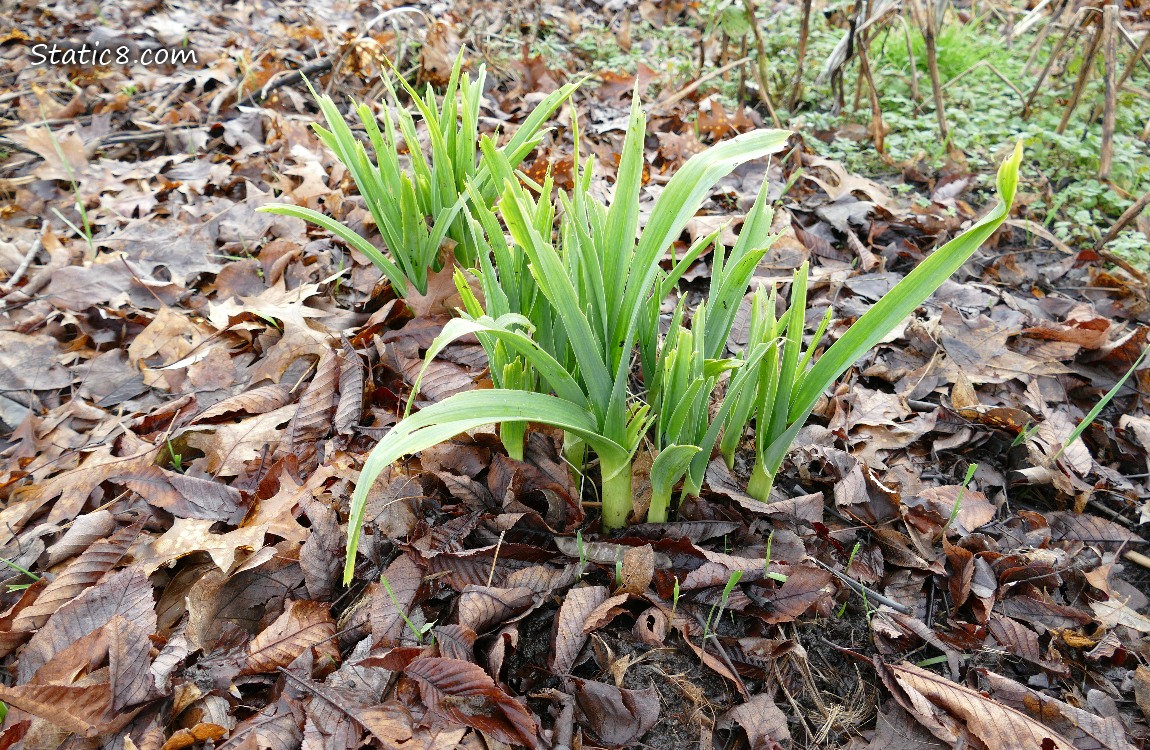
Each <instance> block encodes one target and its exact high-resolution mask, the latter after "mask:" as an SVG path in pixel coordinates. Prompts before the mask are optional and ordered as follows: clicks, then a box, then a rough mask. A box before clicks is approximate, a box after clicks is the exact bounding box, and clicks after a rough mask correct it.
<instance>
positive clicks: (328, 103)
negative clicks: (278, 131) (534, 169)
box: [259, 55, 579, 296]
mask: <svg viewBox="0 0 1150 750" xmlns="http://www.w3.org/2000/svg"><path fill="white" fill-rule="evenodd" d="M462 63H463V57H462V55H461V56H460V57H459V58H457V59H456V61H455V66H454V67H453V68H452V71H451V77H450V79H449V81H448V84H447V89H446V91H445V92H444V95H443V100H442V104H437V102H436V99H435V94H434V92H433V91H432V90H431V87H430V86H429V87H428V89H427V92H426V94H425V95H424V96H420V95H419V92H417V91H416V90H415V89H414V88H413V87H412V86H411V85H410V84H408V83H407V81H406V80H404V79H403V78H402V77H401V78H400V79H399V80H400V83H401V84H402V85H403V87H404V89H406V91H407V93H408V95H409V96H410V97H411V99H412V102H413V103H414V104H415V108H416V109H417V110H418V112H419V115H420V117H421V118H422V120H423V122H424V124H425V125H426V126H427V136H428V139H429V142H430V147H431V158H430V160H428V159H427V158H426V157H425V156H424V155H423V151H422V149H421V148H420V141H419V133H418V130H417V129H416V123H415V119H414V118H413V117H412V115H411V113H410V112H409V111H408V110H407V109H406V108H404V107H402V106H400V105H399V103H398V98H397V97H396V92H395V90H394V88H393V87H392V86H391V84H390V82H389V81H388V79H387V78H386V77H384V79H383V82H384V84H385V85H386V86H387V90H388V93H389V95H390V98H391V101H392V105H389V104H387V103H386V102H384V103H383V104H382V114H383V117H382V122H383V128H382V129H381V128H380V127H379V123H377V122H376V118H375V114H374V113H373V112H372V109H371V107H370V106H369V105H368V104H366V103H360V104H358V105H356V106H355V107H354V109H355V112H356V114H357V115H358V117H359V121H360V124H361V125H362V126H363V129H364V131H365V132H366V135H367V138H368V141H369V142H370V145H371V149H372V152H373V153H374V156H375V161H374V163H373V162H372V159H371V158H370V157H369V156H368V152H367V149H366V148H365V146H364V144H363V143H362V142H360V141H359V140H358V139H357V138H356V136H355V133H354V132H353V131H352V129H351V127H350V126H349V125H348V124H347V122H346V121H345V120H344V118H343V115H342V114H341V113H340V111H339V108H338V107H337V106H336V104H335V102H334V101H332V98H331V97H330V96H322V97H321V96H319V95H318V94H316V92H315V90H314V89H312V95H313V96H315V97H316V101H317V102H318V103H319V107H320V111H321V112H322V113H323V116H324V119H325V120H326V121H327V128H322V127H320V126H319V125H315V126H314V127H315V131H316V133H317V134H318V135H319V138H320V140H322V141H323V143H324V145H326V146H327V147H328V148H330V149H331V150H332V152H334V153H335V156H336V158H337V159H339V161H340V163H341V164H343V166H344V167H345V168H346V169H347V171H348V173H349V174H350V175H351V176H352V179H354V180H355V184H356V187H357V188H358V189H359V194H360V195H361V196H362V197H363V200H364V202H365V203H366V205H367V208H368V210H369V211H370V212H371V217H372V219H373V220H374V221H375V226H376V228H377V229H378V230H379V233H380V235H381V236H382V237H383V241H384V244H385V245H386V246H387V251H388V252H387V253H386V254H385V253H383V252H381V251H380V250H379V249H378V248H376V247H375V246H374V245H373V244H371V243H370V242H368V241H367V239H366V238H364V237H361V236H360V235H359V234H357V233H356V232H354V231H352V230H351V229H349V228H348V227H347V226H345V225H343V224H340V223H339V222H338V221H336V220H334V219H332V218H330V217H328V216H325V215H324V214H322V213H320V212H318V211H315V210H313V209H310V208H307V207H304V206H295V205H291V204H287V203H273V204H269V205H267V206H262V207H261V208H260V209H259V210H261V211H266V212H269V213H276V214H282V215H285V216H292V217H295V218H298V219H305V220H307V221H310V222H312V223H313V224H316V225H318V226H320V227H323V228H324V229H326V230H328V231H329V232H331V233H332V234H334V235H336V236H337V237H339V238H340V239H342V240H343V241H344V242H346V243H348V244H349V245H351V246H352V247H353V248H355V249H356V250H359V251H360V252H361V253H363V254H364V256H366V257H367V258H368V260H370V261H371V262H372V263H373V264H374V265H375V266H376V267H377V268H378V269H379V270H380V272H381V273H382V274H383V275H384V276H386V277H387V279H388V280H389V281H390V282H391V285H392V287H393V288H394V289H395V291H396V293H397V294H399V295H401V296H407V295H408V294H409V293H411V291H412V289H411V288H410V287H414V291H416V292H418V293H420V294H426V293H427V274H428V271H429V270H432V271H438V270H439V269H440V267H441V263H442V261H441V259H440V247H441V246H442V245H443V241H444V239H451V240H453V241H454V242H455V252H456V257H457V258H458V259H459V260H460V261H461V262H463V263H468V264H470V263H474V262H475V255H476V249H475V248H474V247H473V246H472V245H470V244H469V243H468V242H467V241H466V240H467V221H466V217H465V215H464V211H463V208H464V206H465V205H466V204H467V203H468V201H469V200H470V201H477V202H478V203H479V204H485V205H490V204H491V203H492V202H493V201H494V200H495V198H496V196H497V195H498V193H499V191H500V190H501V189H502V184H501V183H498V182H496V180H495V179H494V178H493V176H492V174H491V170H490V168H489V167H488V163H487V160H486V159H485V158H479V154H478V151H477V147H478V144H479V108H480V101H481V99H482V96H483V84H484V79H485V74H484V71H483V69H482V68H480V70H479V74H478V76H476V79H475V80H474V81H473V80H471V77H470V76H469V75H467V74H466V73H463V72H462ZM578 85H579V84H578V83H570V84H568V85H566V86H564V87H563V88H561V89H559V90H557V91H555V92H553V93H552V94H551V95H549V96H548V97H547V98H545V99H544V100H543V101H541V102H540V103H539V105H538V106H537V107H536V108H535V109H534V111H532V112H531V114H530V115H528V116H527V118H526V119H525V120H524V121H523V123H522V124H521V125H520V126H519V128H518V129H517V130H516V131H515V134H514V135H513V136H512V137H511V138H510V139H509V140H508V142H507V143H506V145H504V146H503V147H502V148H501V149H499V150H498V153H499V155H500V156H501V157H502V158H503V159H505V160H506V162H507V163H509V164H510V165H511V166H512V167H515V166H517V165H518V164H519V163H520V162H521V161H523V159H524V158H525V157H526V156H527V154H529V153H531V151H532V150H533V149H534V148H535V147H536V146H537V145H539V143H540V141H541V140H542V137H541V136H540V131H541V130H542V128H543V125H544V123H546V122H547V120H548V118H550V117H551V115H552V114H554V112H555V110H556V109H558V108H559V107H560V106H561V105H562V104H563V102H564V101H566V100H567V98H568V97H570V96H571V94H572V92H574V91H575V89H576V88H577V87H578ZM308 86H309V88H310V86H311V85H310V84H308ZM404 148H406V151H407V154H408V156H409V159H408V162H409V165H408V166H405V165H404V164H403V163H402V161H401V154H402V152H403V150H404ZM468 185H471V186H472V191H471V192H470V193H468V192H466V188H467V186H468Z"/></svg>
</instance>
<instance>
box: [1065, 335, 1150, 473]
mask: <svg viewBox="0 0 1150 750" xmlns="http://www.w3.org/2000/svg"><path fill="white" fill-rule="evenodd" d="M1147 353H1150V347H1148V348H1146V349H1143V350H1142V353H1141V354H1139V355H1138V359H1136V360H1134V364H1132V365H1130V369H1129V370H1127V371H1126V374H1125V375H1123V376H1122V377H1121V378H1120V379H1119V380H1118V382H1117V383H1115V384H1114V387H1113V388H1111V389H1110V390H1109V391H1107V392H1106V395H1105V396H1103V397H1102V398H1101V399H1100V400H1099V401H1098V403H1097V404H1095V405H1094V408H1093V409H1091V410H1090V413H1089V414H1087V415H1086V416H1085V417H1084V418H1083V419H1082V421H1081V422H1079V423H1078V426H1077V427H1075V428H1074V432H1072V433H1070V436H1069V437H1068V438H1066V440H1065V441H1064V442H1063V443H1062V447H1061V448H1059V449H1058V452H1057V453H1055V454H1054V458H1052V459H1051V460H1050V461H1051V463H1054V462H1055V461H1057V460H1058V458H1059V457H1060V456H1061V455H1062V453H1063V452H1064V451H1065V450H1066V449H1067V448H1069V447H1070V444H1071V443H1073V442H1074V441H1075V440H1077V439H1078V438H1079V436H1081V435H1082V433H1083V432H1085V431H1086V428H1087V427H1089V426H1090V423H1091V422H1093V421H1094V420H1095V419H1097V418H1098V415H1099V414H1101V413H1102V410H1103V409H1105V408H1106V405H1107V404H1108V403H1110V402H1111V401H1112V400H1113V399H1114V397H1115V396H1117V395H1118V391H1120V390H1122V386H1124V385H1126V381H1127V380H1128V379H1129V378H1130V376H1131V375H1133V374H1134V371H1135V370H1137V369H1138V365H1140V364H1142V360H1144V359H1146V354H1147Z"/></svg>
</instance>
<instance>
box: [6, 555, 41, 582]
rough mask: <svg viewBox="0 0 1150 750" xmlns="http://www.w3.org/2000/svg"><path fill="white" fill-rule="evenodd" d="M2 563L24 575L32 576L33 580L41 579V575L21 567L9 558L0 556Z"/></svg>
mask: <svg viewBox="0 0 1150 750" xmlns="http://www.w3.org/2000/svg"><path fill="white" fill-rule="evenodd" d="M0 564H2V565H5V566H7V567H9V568H11V569H12V570H14V571H16V572H17V573H23V574H24V575H26V576H28V577H29V578H31V579H32V580H33V581H39V580H40V576H38V575H36V574H35V573H33V572H32V571H30V570H26V569H24V568H21V567H20V566H19V565H17V564H16V563H14V562H12V561H11V560H8V559H7V558H3V557H0Z"/></svg>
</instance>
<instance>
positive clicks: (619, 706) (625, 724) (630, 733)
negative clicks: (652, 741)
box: [568, 677, 659, 747]
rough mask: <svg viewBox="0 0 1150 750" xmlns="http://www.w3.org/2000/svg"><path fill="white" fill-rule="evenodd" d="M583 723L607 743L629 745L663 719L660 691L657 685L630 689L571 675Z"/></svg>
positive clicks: (617, 745) (576, 703) (613, 745)
mask: <svg viewBox="0 0 1150 750" xmlns="http://www.w3.org/2000/svg"><path fill="white" fill-rule="evenodd" d="M568 679H569V680H570V683H571V687H572V689H573V693H574V695H575V705H576V707H577V708H578V709H579V713H580V714H582V716H583V720H582V722H580V723H581V725H582V726H585V727H587V729H588V730H589V731H590V732H591V733H592V734H593V735H594V736H595V737H596V738H597V739H598V740H599V741H600V742H601V743H602V744H604V745H607V746H609V747H628V746H631V745H632V744H634V743H636V742H638V741H639V739H640V738H641V737H642V736H643V735H644V734H646V733H647V730H649V729H650V728H651V727H652V726H654V725H655V722H656V721H658V719H659V693H658V691H656V690H655V689H654V688H648V689H646V690H627V689H625V688H617V687H615V686H614V685H607V684H605V683H602V682H594V681H591V680H581V679H579V678H577V677H571V678H568Z"/></svg>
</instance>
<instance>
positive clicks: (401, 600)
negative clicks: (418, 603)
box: [371, 555, 423, 647]
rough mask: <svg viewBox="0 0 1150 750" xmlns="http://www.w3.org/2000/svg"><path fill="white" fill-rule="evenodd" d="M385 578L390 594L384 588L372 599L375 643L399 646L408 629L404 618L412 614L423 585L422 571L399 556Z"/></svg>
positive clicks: (410, 561) (372, 622)
mask: <svg viewBox="0 0 1150 750" xmlns="http://www.w3.org/2000/svg"><path fill="white" fill-rule="evenodd" d="M382 577H383V578H384V579H386V580H387V584H388V586H390V587H391V595H388V593H387V591H386V590H382V589H381V590H380V591H379V593H378V595H377V596H376V597H375V598H374V599H373V600H372V605H371V637H372V642H373V643H374V644H375V645H376V646H385V647H386V646H397V645H399V641H400V639H401V638H402V636H403V635H404V632H403V629H404V627H406V625H405V623H404V620H403V615H409V614H410V610H411V606H412V604H413V603H414V602H415V596H416V594H417V593H418V592H419V587H420V585H421V584H422V583H423V571H421V570H420V569H419V566H418V565H416V564H415V563H414V562H413V561H412V559H411V558H410V557H408V556H407V555H400V556H399V557H397V558H395V560H393V561H392V563H391V565H388V566H387V570H385V571H384V572H383V576H382ZM409 635H411V634H409Z"/></svg>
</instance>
